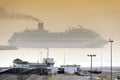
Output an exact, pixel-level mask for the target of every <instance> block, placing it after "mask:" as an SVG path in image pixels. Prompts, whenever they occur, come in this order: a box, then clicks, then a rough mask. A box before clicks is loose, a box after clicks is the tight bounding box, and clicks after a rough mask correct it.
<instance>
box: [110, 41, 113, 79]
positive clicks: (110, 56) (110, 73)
mask: <svg viewBox="0 0 120 80" xmlns="http://www.w3.org/2000/svg"><path fill="white" fill-rule="evenodd" d="M113 42H114V41H113V40H112V39H109V43H110V59H111V61H110V65H111V68H110V80H112V43H113Z"/></svg>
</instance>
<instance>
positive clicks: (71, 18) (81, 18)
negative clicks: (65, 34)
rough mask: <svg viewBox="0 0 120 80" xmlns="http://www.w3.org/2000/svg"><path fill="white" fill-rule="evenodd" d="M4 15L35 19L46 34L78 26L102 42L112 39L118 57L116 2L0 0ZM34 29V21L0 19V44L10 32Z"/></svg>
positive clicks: (119, 19)
mask: <svg viewBox="0 0 120 80" xmlns="http://www.w3.org/2000/svg"><path fill="white" fill-rule="evenodd" d="M0 7H3V8H5V10H6V11H7V12H8V13H12V12H15V13H22V14H28V15H32V16H34V17H37V18H39V19H40V20H42V21H43V22H44V24H45V29H47V30H50V31H55V32H56V31H64V30H65V29H68V28H69V26H72V27H77V26H78V25H82V26H83V27H85V28H88V29H91V30H93V31H96V32H97V33H99V34H101V36H102V37H104V38H105V39H109V38H112V39H113V40H114V41H115V42H114V44H116V45H117V46H115V47H117V50H115V51H116V55H115V56H118V55H119V56H120V54H119V53H120V50H119V48H120V46H119V45H120V36H119V34H120V0H0ZM25 28H29V29H35V28H37V22H35V21H31V20H29V21H27V20H14V19H4V18H2V19H0V38H1V39H0V45H1V44H7V40H8V39H9V38H10V37H11V35H12V34H13V33H14V32H18V31H23V30H24V29H25Z"/></svg>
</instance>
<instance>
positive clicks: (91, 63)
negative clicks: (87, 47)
mask: <svg viewBox="0 0 120 80" xmlns="http://www.w3.org/2000/svg"><path fill="white" fill-rule="evenodd" d="M87 56H88V57H90V58H91V63H90V65H91V68H90V80H92V57H95V56H96V55H87Z"/></svg>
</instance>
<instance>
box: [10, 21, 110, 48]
mask: <svg viewBox="0 0 120 80" xmlns="http://www.w3.org/2000/svg"><path fill="white" fill-rule="evenodd" d="M8 42H9V44H10V45H12V46H16V47H41V48H91V47H92V48H98V47H103V46H104V45H105V44H107V43H108V41H106V40H105V39H103V38H102V37H101V36H100V35H99V34H98V33H96V32H93V31H91V30H89V29H85V28H83V27H80V28H71V27H70V28H69V30H66V31H65V32H49V31H47V30H44V27H43V23H38V29H36V30H29V29H26V30H24V31H22V32H19V33H14V34H13V36H12V37H11V39H9V40H8Z"/></svg>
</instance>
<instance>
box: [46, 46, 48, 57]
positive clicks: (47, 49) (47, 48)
mask: <svg viewBox="0 0 120 80" xmlns="http://www.w3.org/2000/svg"><path fill="white" fill-rule="evenodd" d="M46 49H47V58H49V48H46Z"/></svg>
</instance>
